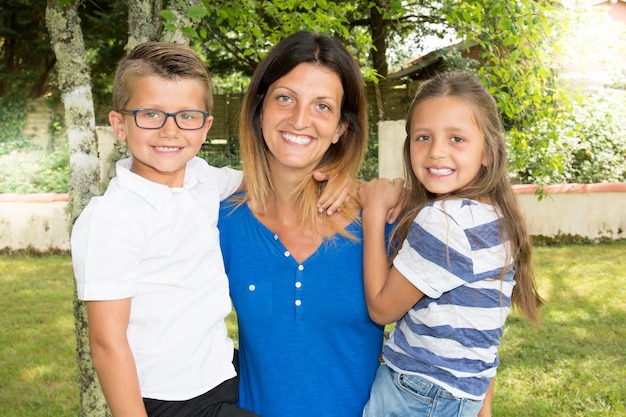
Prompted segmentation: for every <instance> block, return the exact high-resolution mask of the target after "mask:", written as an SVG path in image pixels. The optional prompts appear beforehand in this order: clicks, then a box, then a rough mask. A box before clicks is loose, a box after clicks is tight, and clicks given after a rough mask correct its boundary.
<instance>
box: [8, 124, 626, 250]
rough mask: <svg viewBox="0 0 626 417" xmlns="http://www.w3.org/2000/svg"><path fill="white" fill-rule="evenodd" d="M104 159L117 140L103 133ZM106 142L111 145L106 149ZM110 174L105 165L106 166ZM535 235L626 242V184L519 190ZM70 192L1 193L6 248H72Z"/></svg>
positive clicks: (396, 149) (390, 145)
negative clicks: (543, 194)
mask: <svg viewBox="0 0 626 417" xmlns="http://www.w3.org/2000/svg"><path fill="white" fill-rule="evenodd" d="M98 134H99V137H100V138H101V144H100V145H101V146H102V147H101V148H100V155H108V149H109V148H110V147H111V146H112V143H113V141H114V138H113V137H112V135H111V132H110V131H107V130H106V129H104V130H103V131H100V130H99V132H98ZM403 141H404V124H403V122H397V121H396V122H381V123H380V125H379V164H380V166H379V172H380V176H381V177H388V178H395V177H402V176H403V173H402V143H403ZM105 143H106V145H105ZM101 168H102V169H103V170H104V169H105V166H104V164H103V165H102V166H101ZM514 188H515V190H516V193H517V195H518V198H519V202H520V205H521V207H522V211H523V213H524V215H525V217H526V223H527V225H528V229H529V231H530V234H531V235H534V236H543V237H548V238H550V237H555V238H558V237H560V236H572V237H577V238H586V239H590V240H599V239H626V184H624V183H613V184H565V185H553V186H548V187H546V191H547V192H548V197H546V198H544V199H542V200H541V201H539V199H538V198H537V196H536V195H535V190H536V187H535V186H532V185H522V186H515V187H514ZM67 200H68V195H67V194H32V195H20V194H0V250H20V249H27V248H30V249H32V250H35V251H40V252H46V251H51V250H62V251H67V250H69V234H68V230H69V225H68V222H69V216H68V215H67V213H66V212H65V207H66V205H67Z"/></svg>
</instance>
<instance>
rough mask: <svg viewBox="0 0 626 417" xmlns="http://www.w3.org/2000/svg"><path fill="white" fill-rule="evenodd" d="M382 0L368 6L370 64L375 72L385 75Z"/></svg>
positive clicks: (385, 37) (385, 61) (385, 23)
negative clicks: (370, 39) (370, 48)
mask: <svg viewBox="0 0 626 417" xmlns="http://www.w3.org/2000/svg"><path fill="white" fill-rule="evenodd" d="M384 3H385V2H384V1H381V0H376V1H375V2H374V6H373V7H371V8H370V31H371V34H372V50H371V54H372V66H373V67H374V69H375V70H376V72H377V73H378V74H379V75H380V76H382V77H386V76H387V74H388V73H389V68H388V66H387V22H385V19H384V15H383V13H384V7H385V5H384Z"/></svg>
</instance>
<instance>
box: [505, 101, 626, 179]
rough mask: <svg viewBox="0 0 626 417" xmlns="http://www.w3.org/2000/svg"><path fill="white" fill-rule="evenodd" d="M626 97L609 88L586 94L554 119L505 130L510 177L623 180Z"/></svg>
mask: <svg viewBox="0 0 626 417" xmlns="http://www.w3.org/2000/svg"><path fill="white" fill-rule="evenodd" d="M625 100H626V94H625V93H624V92H623V91H619V90H607V91H605V92H604V93H603V94H596V95H593V96H588V97H585V99H584V100H583V101H582V102H581V103H579V105H576V106H572V108H571V111H570V113H568V114H562V115H561V116H560V117H559V118H557V123H556V124H554V125H551V124H550V123H549V122H548V121H547V120H540V121H538V122H537V123H536V124H535V125H534V126H533V127H532V128H531V129H530V130H529V131H528V132H518V131H510V132H508V134H507V138H508V143H509V150H508V152H509V167H510V173H511V178H512V180H513V182H517V183H524V184H529V183H537V184H549V183H552V184H560V183H596V182H624V181H626V140H625V139H624V138H625V137H626V125H624V122H623V121H624V120H626V109H625V108H624V105H623V103H624V101H625Z"/></svg>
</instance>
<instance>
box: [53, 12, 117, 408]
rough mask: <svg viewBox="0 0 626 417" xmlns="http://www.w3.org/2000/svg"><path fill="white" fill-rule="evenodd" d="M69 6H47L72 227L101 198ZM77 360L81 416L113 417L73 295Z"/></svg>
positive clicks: (79, 38)
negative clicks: (64, 133) (65, 140)
mask: <svg viewBox="0 0 626 417" xmlns="http://www.w3.org/2000/svg"><path fill="white" fill-rule="evenodd" d="M79 3H80V0H71V1H69V2H68V4H67V5H65V6H63V7H61V6H60V5H59V0H48V3H47V8H46V26H47V28H48V32H49V33H50V42H51V44H52V49H53V50H54V53H55V55H56V58H57V77H58V85H59V90H60V92H61V97H62V99H63V104H64V108H65V125H66V128H67V138H68V143H69V153H70V185H69V194H70V201H69V204H68V210H69V212H70V227H71V225H72V224H73V223H74V220H75V219H76V217H78V215H79V214H80V212H81V211H82V209H83V208H84V207H85V206H86V205H87V203H88V202H89V200H90V199H91V197H92V196H94V195H97V194H99V190H98V183H99V168H98V146H97V139H96V127H95V126H96V123H95V116H94V105H93V97H92V92H91V75H90V70H89V65H88V63H87V55H86V53H85V45H84V40H83V34H82V30H81V27H80V18H79V16H78V12H77V7H78V5H79ZM74 316H75V330H76V354H77V362H78V381H79V385H80V415H81V416H85V417H87V416H89V417H105V416H110V415H111V414H110V412H109V409H108V407H107V405H106V401H105V399H104V396H103V394H102V391H101V389H100V385H99V383H98V378H97V376H96V373H95V370H94V368H93V363H92V362H91V354H90V351H89V334H88V327H87V311H86V308H85V303H84V302H81V301H79V300H78V299H77V298H76V294H75V295H74Z"/></svg>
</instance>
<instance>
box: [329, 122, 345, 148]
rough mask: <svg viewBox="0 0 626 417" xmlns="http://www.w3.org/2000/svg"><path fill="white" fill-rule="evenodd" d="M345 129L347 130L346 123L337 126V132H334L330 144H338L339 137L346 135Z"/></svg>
mask: <svg viewBox="0 0 626 417" xmlns="http://www.w3.org/2000/svg"><path fill="white" fill-rule="evenodd" d="M347 129H348V122H341V123H339V125H338V126H337V131H336V132H335V135H334V136H333V141H332V143H337V142H339V138H340V137H341V135H343V134H344V133H346V130H347Z"/></svg>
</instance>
